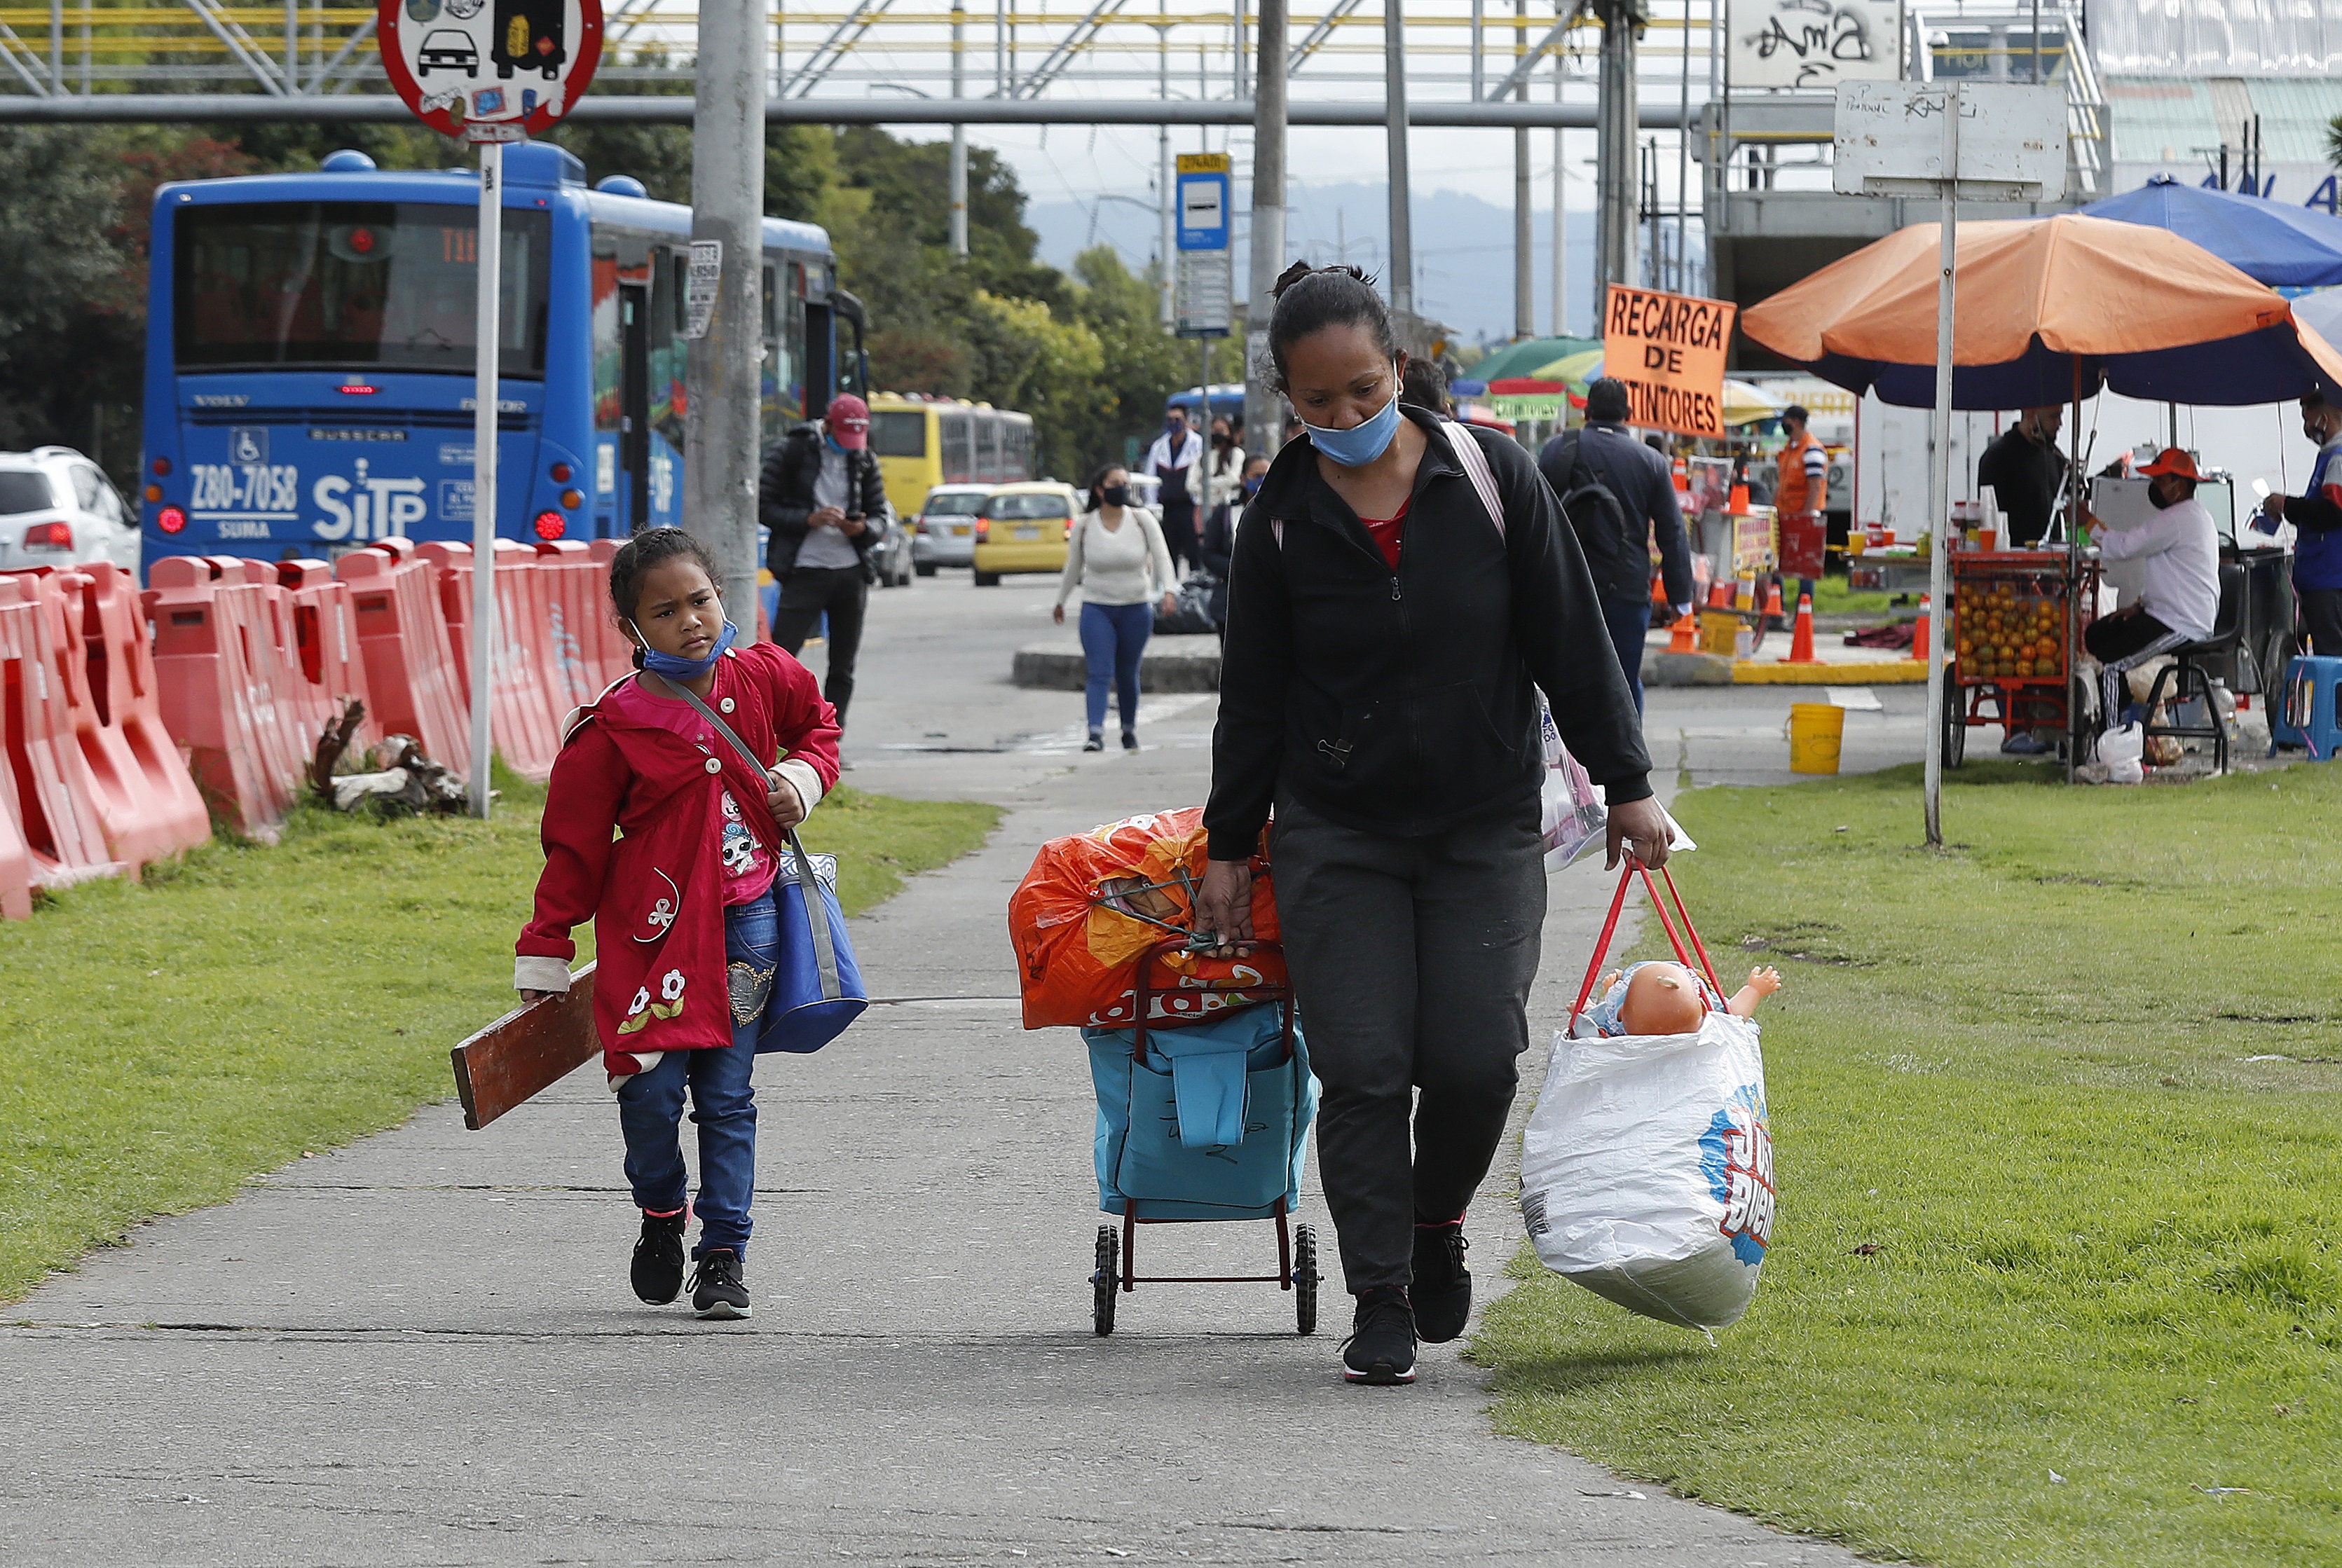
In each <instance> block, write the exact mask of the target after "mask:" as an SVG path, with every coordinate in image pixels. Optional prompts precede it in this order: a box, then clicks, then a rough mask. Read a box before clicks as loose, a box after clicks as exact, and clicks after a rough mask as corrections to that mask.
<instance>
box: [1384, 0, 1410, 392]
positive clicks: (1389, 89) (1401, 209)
mask: <svg viewBox="0 0 2342 1568" xmlns="http://www.w3.org/2000/svg"><path fill="white" fill-rule="evenodd" d="M1383 113H1384V115H1385V118H1384V122H1383V123H1384V125H1385V129H1386V137H1387V139H1388V142H1389V146H1390V301H1391V309H1392V310H1393V311H1395V312H1396V313H1397V315H1399V317H1400V321H1399V336H1400V338H1401V339H1402V340H1403V341H1404V342H1405V343H1406V346H1407V350H1408V352H1409V353H1413V352H1414V348H1415V330H1416V324H1415V232H1414V224H1413V221H1412V219H1413V214H1412V213H1411V211H1410V209H1409V200H1408V195H1407V177H1406V15H1405V7H1404V6H1403V5H1402V4H1401V0H1383Z"/></svg>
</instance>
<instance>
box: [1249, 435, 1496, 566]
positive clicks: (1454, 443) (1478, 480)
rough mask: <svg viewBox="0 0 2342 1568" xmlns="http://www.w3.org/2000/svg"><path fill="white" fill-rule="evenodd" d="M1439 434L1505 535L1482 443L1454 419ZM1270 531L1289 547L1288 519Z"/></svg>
mask: <svg viewBox="0 0 2342 1568" xmlns="http://www.w3.org/2000/svg"><path fill="white" fill-rule="evenodd" d="M1439 433H1440V434H1442V435H1445V436H1446V438H1447V444H1448V446H1449V447H1450V448H1451V449H1453V450H1454V452H1455V454H1456V462H1458V463H1460V464H1463V466H1464V477H1465V478H1466V479H1468V480H1470V481H1471V482H1472V489H1473V491H1474V493H1475V494H1477V495H1478V496H1479V497H1480V505H1481V507H1482V508H1483V509H1484V510H1485V511H1486V513H1487V514H1488V521H1489V522H1491V523H1494V524H1496V537H1497V538H1499V539H1502V538H1503V537H1504V536H1505V498H1504V494H1503V493H1502V492H1500V491H1498V490H1497V488H1496V471H1495V470H1494V469H1492V468H1490V467H1489V466H1488V454H1486V453H1485V452H1483V451H1481V450H1480V443H1479V442H1478V441H1477V440H1476V438H1475V437H1474V436H1473V434H1472V433H1471V432H1470V431H1468V430H1466V428H1465V427H1464V426H1462V425H1461V424H1456V421H1454V420H1452V419H1443V420H1441V421H1440V422H1439ZM1268 531H1269V533H1270V534H1272V535H1274V536H1275V537H1276V547H1277V548H1278V549H1280V550H1282V549H1284V548H1285V519H1284V518H1282V517H1272V518H1270V519H1269V520H1268Z"/></svg>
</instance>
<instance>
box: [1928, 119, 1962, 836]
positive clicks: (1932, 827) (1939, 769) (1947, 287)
mask: <svg viewBox="0 0 2342 1568" xmlns="http://www.w3.org/2000/svg"><path fill="white" fill-rule="evenodd" d="M1943 116H1944V169H1943V177H1942V178H1941V179H1940V180H1939V181H1938V182H1937V189H1938V191H1939V192H1940V193H1941V198H1942V203H1943V213H1942V216H1941V218H1940V220H1939V222H1938V225H1937V226H1938V234H1937V267H1938V275H1937V279H1936V407H1935V417H1934V418H1933V419H1932V420H1931V421H1930V422H1929V425H1928V429H1929V432H1930V434H1931V437H1932V440H1931V442H1930V447H1931V450H1930V451H1929V452H1928V454H1927V528H1928V531H1929V533H1930V534H1931V535H1932V542H1931V544H1930V545H1929V548H1928V554H1929V557H1930V559H1929V560H1928V562H1927V592H1928V600H1927V792H1926V793H1927V844H1928V845H1929V847H1931V848H1935V849H1941V848H1942V847H1943V844H1944V801H1943V794H1944V725H1945V724H1946V723H1947V719H1948V714H1947V696H1948V694H1947V692H1946V691H1945V690H1944V624H1945V616H1944V601H1945V599H1946V598H1947V596H1948V592H1947V590H1948V587H1949V584H1950V581H1951V528H1950V525H1949V523H1948V519H1949V517H1950V515H1951V510H1952V499H1951V497H1952V305H1953V292H1954V291H1953V286H1952V285H1953V274H1954V270H1955V267H1956V265H1957V262H1956V256H1957V251H1958V246H1959V221H1960V219H1959V189H1960V181H1959V173H1960V90H1959V88H1958V87H1957V86H1947V87H1946V88H1945V89H1944V99H1943Z"/></svg>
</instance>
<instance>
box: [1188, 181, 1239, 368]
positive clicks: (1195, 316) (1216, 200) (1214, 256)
mask: <svg viewBox="0 0 2342 1568" xmlns="http://www.w3.org/2000/svg"><path fill="white" fill-rule="evenodd" d="M1228 166H1229V161H1228V155H1227V154H1226V153H1182V154H1180V155H1179V173H1178V185H1177V197H1178V210H1179V232H1178V245H1179V258H1178V263H1177V270H1176V273H1175V274H1174V287H1173V301H1174V305H1175V311H1176V315H1177V317H1178V334H1179V335H1180V336H1181V337H1226V336H1227V335H1228V332H1229V329H1230V328H1231V327H1232V326H1233V325H1234V324H1235V319H1236V311H1235V305H1234V289H1235V284H1236V278H1235V275H1234V273H1233V271H1232V270H1231V267H1230V263H1229V258H1228V228H1229V223H1228Z"/></svg>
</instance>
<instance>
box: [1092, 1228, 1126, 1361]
mask: <svg viewBox="0 0 2342 1568" xmlns="http://www.w3.org/2000/svg"><path fill="white" fill-rule="evenodd" d="M1121 1288H1122V1237H1121V1236H1119V1235H1117V1234H1116V1233H1115V1228H1114V1227H1113V1226H1112V1225H1100V1226H1099V1227H1098V1233H1097V1272H1096V1273H1093V1274H1092V1275H1090V1289H1091V1292H1092V1295H1093V1298H1094V1303H1095V1304H1094V1305H1093V1306H1092V1308H1091V1314H1090V1326H1091V1327H1092V1328H1094V1329H1096V1331H1097V1336H1098V1337H1099V1338H1100V1339H1104V1338H1105V1337H1106V1335H1108V1334H1110V1333H1113V1332H1114V1294H1115V1292H1116V1291H1117V1290H1120V1289H1121Z"/></svg>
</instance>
